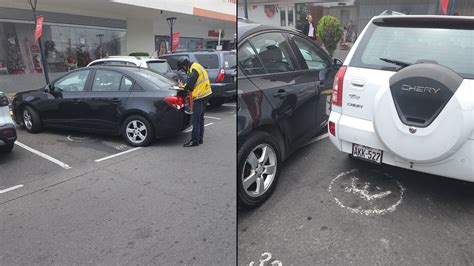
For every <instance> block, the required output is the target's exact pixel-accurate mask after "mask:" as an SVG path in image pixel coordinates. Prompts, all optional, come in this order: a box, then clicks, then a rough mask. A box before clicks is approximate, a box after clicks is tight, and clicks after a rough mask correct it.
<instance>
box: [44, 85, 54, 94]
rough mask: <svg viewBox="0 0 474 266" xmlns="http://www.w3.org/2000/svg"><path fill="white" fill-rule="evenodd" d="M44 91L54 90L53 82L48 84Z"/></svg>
mask: <svg viewBox="0 0 474 266" xmlns="http://www.w3.org/2000/svg"><path fill="white" fill-rule="evenodd" d="M44 91H45V92H52V91H54V89H53V86H52V85H51V84H48V85H46V87H44Z"/></svg>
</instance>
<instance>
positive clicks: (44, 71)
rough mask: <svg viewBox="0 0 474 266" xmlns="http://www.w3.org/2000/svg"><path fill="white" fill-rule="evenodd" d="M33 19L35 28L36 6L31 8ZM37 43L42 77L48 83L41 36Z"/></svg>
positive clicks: (46, 64)
mask: <svg viewBox="0 0 474 266" xmlns="http://www.w3.org/2000/svg"><path fill="white" fill-rule="evenodd" d="M33 19H34V21H35V30H36V8H33ZM38 45H39V49H40V54H41V64H42V65H43V73H44V79H45V80H46V84H49V73H48V63H47V61H46V57H45V56H44V49H43V41H42V38H41V37H40V38H39V39H38Z"/></svg>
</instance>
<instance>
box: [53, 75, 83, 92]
mask: <svg viewBox="0 0 474 266" xmlns="http://www.w3.org/2000/svg"><path fill="white" fill-rule="evenodd" d="M89 72H90V70H82V71H76V72H74V73H71V74H69V75H67V76H65V77H63V78H62V79H60V80H58V81H57V82H56V83H54V90H55V91H59V92H62V91H68V92H76V91H84V89H85V87H86V82H87V76H88V75H89Z"/></svg>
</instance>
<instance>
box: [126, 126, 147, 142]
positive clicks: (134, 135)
mask: <svg viewBox="0 0 474 266" xmlns="http://www.w3.org/2000/svg"><path fill="white" fill-rule="evenodd" d="M125 133H126V134H127V138H128V140H130V142H132V143H134V144H140V143H142V142H144V141H145V139H146V137H147V135H148V129H147V128H146V125H145V124H144V123H143V122H142V121H140V120H132V121H130V122H128V124H127V126H126V128H125Z"/></svg>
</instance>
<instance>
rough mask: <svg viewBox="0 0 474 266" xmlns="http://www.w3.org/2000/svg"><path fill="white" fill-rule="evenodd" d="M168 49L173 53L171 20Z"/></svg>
mask: <svg viewBox="0 0 474 266" xmlns="http://www.w3.org/2000/svg"><path fill="white" fill-rule="evenodd" d="M170 50H171V53H173V22H171V23H170Z"/></svg>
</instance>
